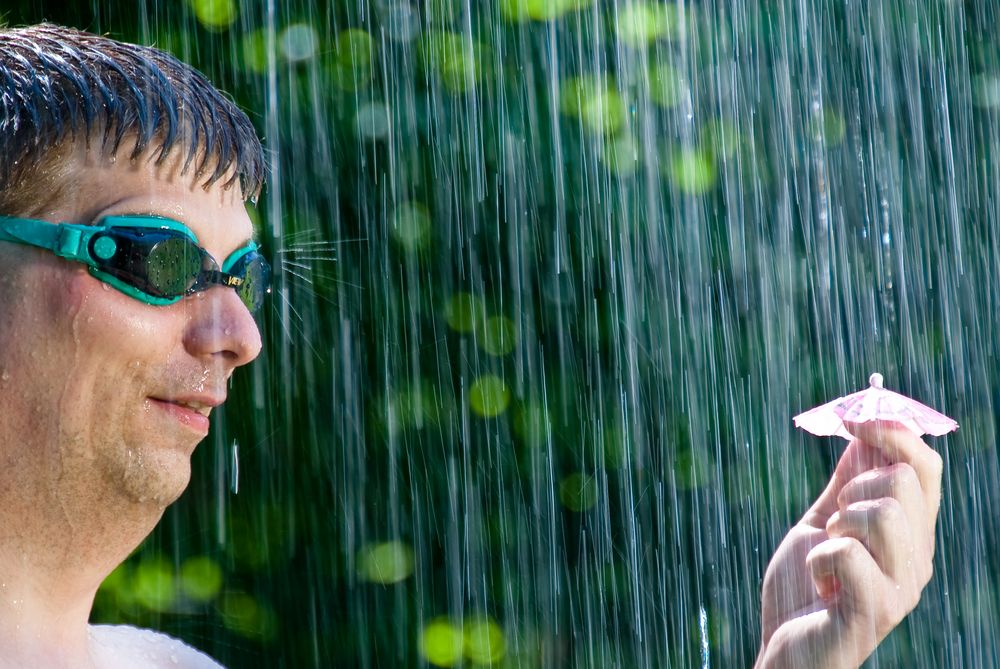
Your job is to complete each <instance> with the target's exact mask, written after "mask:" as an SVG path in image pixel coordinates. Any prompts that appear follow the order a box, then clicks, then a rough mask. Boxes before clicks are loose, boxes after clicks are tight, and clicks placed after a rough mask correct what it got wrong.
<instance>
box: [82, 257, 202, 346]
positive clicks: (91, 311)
mask: <svg viewBox="0 0 1000 669" xmlns="http://www.w3.org/2000/svg"><path fill="white" fill-rule="evenodd" d="M62 308H63V309H64V314H65V316H66V317H68V318H69V319H70V320H71V321H72V322H73V326H74V334H75V335H76V338H77V341H78V342H79V343H80V344H81V345H83V346H86V347H87V348H90V349H92V350H94V351H95V352H96V351H98V350H105V351H107V352H108V353H109V354H111V355H112V356H113V357H114V358H116V359H119V360H124V359H125V358H126V357H133V356H138V357H139V358H146V357H150V358H151V359H152V358H155V357H157V356H163V355H167V354H168V353H170V352H171V350H172V346H171V343H172V341H173V340H177V341H179V340H180V337H181V332H182V328H183V322H182V319H181V318H180V314H179V313H177V312H176V310H175V309H173V308H171V307H157V306H151V305H148V304H144V303H142V302H140V301H139V300H137V299H135V298H133V297H130V296H128V295H126V294H125V293H123V292H121V291H120V290H117V289H115V288H112V287H111V286H109V285H108V284H106V283H104V282H102V281H100V280H98V279H96V278H94V277H92V276H90V274H88V273H86V272H84V273H82V274H79V275H76V276H74V277H73V279H72V280H71V281H70V282H69V285H68V286H67V296H66V298H65V299H64V301H63V307H62Z"/></svg>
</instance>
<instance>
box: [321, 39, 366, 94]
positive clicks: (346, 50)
mask: <svg viewBox="0 0 1000 669" xmlns="http://www.w3.org/2000/svg"><path fill="white" fill-rule="evenodd" d="M374 50H375V48H374V45H373V43H372V38H371V35H369V34H368V33H367V32H365V31H364V30H360V29H357V28H354V29H351V30H344V31H341V32H340V33H338V34H337V38H336V40H335V41H334V47H333V54H332V60H331V66H330V67H331V75H332V77H333V81H334V83H335V84H336V85H337V87H339V88H341V89H343V90H348V91H355V90H360V89H362V88H365V87H366V86H367V85H368V84H369V82H370V81H371V76H372V75H371V67H372V54H373V53H374Z"/></svg>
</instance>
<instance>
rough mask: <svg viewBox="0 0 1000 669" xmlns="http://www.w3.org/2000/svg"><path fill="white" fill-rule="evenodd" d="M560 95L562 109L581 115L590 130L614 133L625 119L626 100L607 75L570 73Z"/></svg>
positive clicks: (568, 112)
mask: <svg viewBox="0 0 1000 669" xmlns="http://www.w3.org/2000/svg"><path fill="white" fill-rule="evenodd" d="M559 95H560V101H561V102H560V104H561V107H562V111H563V113H564V114H567V115H570V116H575V117H577V118H579V119H580V121H581V123H582V124H583V126H584V127H585V128H587V129H588V130H590V131H591V132H595V133H607V134H612V133H614V132H615V131H617V130H618V129H619V128H621V126H622V124H624V123H625V119H626V116H627V114H628V110H627V107H626V105H625V100H624V99H623V98H622V96H621V94H620V93H619V92H618V90H617V89H616V88H615V87H614V85H613V82H612V81H611V80H610V79H608V78H604V77H593V76H585V77H571V78H570V79H567V80H566V81H564V82H563V84H562V86H561V87H560V93H559Z"/></svg>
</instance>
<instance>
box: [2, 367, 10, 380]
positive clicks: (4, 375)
mask: <svg viewBox="0 0 1000 669" xmlns="http://www.w3.org/2000/svg"><path fill="white" fill-rule="evenodd" d="M0 380H3V381H10V372H8V371H7V370H6V369H5V370H3V373H2V374H0Z"/></svg>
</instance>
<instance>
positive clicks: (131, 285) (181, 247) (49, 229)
mask: <svg viewBox="0 0 1000 669" xmlns="http://www.w3.org/2000/svg"><path fill="white" fill-rule="evenodd" d="M0 241H8V242H16V243H18V244H27V245H29V246H36V247H38V248H42V249H46V250H48V251H51V252H52V253H55V254H56V255H57V256H60V257H62V258H66V259H68V260H73V261H75V262H82V263H84V264H85V265H87V266H89V267H90V273H91V274H93V275H94V276H95V277H97V278H98V279H100V280H101V281H104V282H105V283H107V284H110V285H111V286H113V287H115V288H117V289H118V290H120V291H121V292H123V293H125V294H126V295H130V296H131V297H134V298H136V299H137V300H140V301H141V302H145V303H146V304H153V305H164V304H173V303H174V302H177V301H178V300H180V299H181V298H183V297H184V296H185V295H191V294H192V293H197V292H199V291H203V290H208V289H209V288H211V287H212V286H227V287H229V288H232V289H233V290H235V291H236V294H237V295H239V296H240V299H241V300H243V304H245V305H246V306H247V309H249V310H250V312H251V313H253V312H255V311H257V310H258V309H259V308H260V307H261V305H262V304H263V302H264V296H265V295H267V294H268V293H270V292H271V267H270V265H268V264H267V261H266V260H264V257H263V256H262V255H260V253H258V246H257V244H256V243H254V242H252V241H251V242H247V244H246V245H245V246H243V247H241V248H239V249H237V250H236V251H234V252H233V253H232V254H230V255H229V257H228V258H226V261H225V262H224V263H223V264H222V267H221V268H220V267H219V264H218V262H216V260H215V258H213V257H212V256H211V254H209V253H208V251H206V250H205V249H203V248H202V247H201V246H199V245H198V238H197V237H195V235H194V233H193V232H192V231H191V230H190V229H189V228H188V227H187V226H185V225H184V224H182V223H179V222H178V221H175V220H172V219H169V218H161V217H159V216H108V217H106V218H103V219H101V220H100V221H99V223H98V225H76V224H73V223H58V224H54V223H48V222H46V221H38V220H34V219H30V218H11V217H7V216H0Z"/></svg>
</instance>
